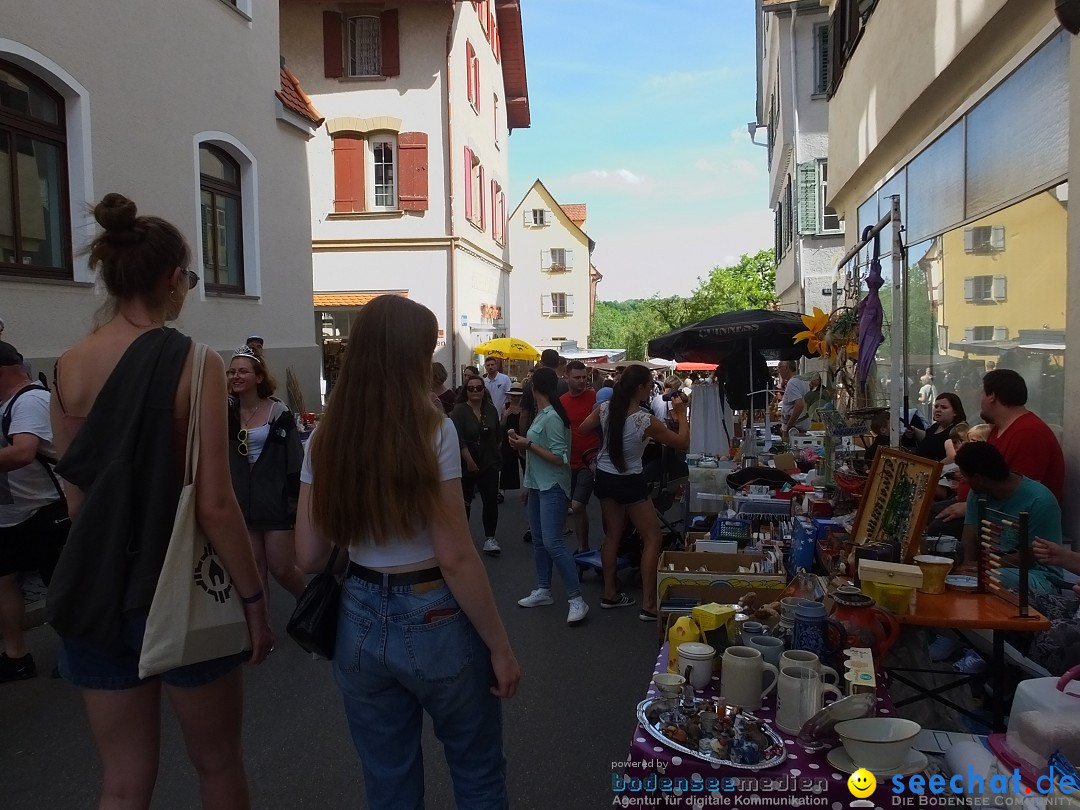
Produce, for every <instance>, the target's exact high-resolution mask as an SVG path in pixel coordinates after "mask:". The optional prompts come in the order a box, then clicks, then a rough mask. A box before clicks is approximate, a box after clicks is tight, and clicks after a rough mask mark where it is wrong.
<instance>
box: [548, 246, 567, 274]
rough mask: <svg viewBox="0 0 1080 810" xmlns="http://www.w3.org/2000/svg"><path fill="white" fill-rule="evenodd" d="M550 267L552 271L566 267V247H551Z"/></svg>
mask: <svg viewBox="0 0 1080 810" xmlns="http://www.w3.org/2000/svg"><path fill="white" fill-rule="evenodd" d="M551 269H552V270H553V271H560V270H565V269H566V248H552V249H551Z"/></svg>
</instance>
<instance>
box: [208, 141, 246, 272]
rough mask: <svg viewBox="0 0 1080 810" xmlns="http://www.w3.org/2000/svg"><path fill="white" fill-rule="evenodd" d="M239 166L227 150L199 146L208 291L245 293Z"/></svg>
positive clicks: (211, 146)
mask: <svg viewBox="0 0 1080 810" xmlns="http://www.w3.org/2000/svg"><path fill="white" fill-rule="evenodd" d="M240 180H241V174H240V164H239V163H238V162H237V161H236V160H235V159H233V157H232V156H231V155H229V154H228V153H227V152H226V151H225V150H224V149H222V148H220V147H218V146H214V145H212V144H205V143H204V144H201V145H200V146H199V191H200V194H201V198H202V199H201V206H200V208H201V211H202V261H203V273H204V275H203V278H204V280H205V284H206V289H207V290H212V291H218V292H230V293H243V292H244V230H243V215H242V212H243V200H242V197H241V187H240Z"/></svg>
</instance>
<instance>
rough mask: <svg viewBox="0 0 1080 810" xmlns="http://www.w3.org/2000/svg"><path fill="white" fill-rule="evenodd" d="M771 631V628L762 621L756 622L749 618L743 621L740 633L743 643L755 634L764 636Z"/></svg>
mask: <svg viewBox="0 0 1080 810" xmlns="http://www.w3.org/2000/svg"><path fill="white" fill-rule="evenodd" d="M768 632H769V628H768V627H766V626H765V625H763V624H762V623H761V622H755V621H753V620H748V621H745V622H743V623H742V631H741V634H740V636H739V637H740V639H741V643H743V644H745V643H746V642H747V641H749V640H750V639H751V638H753V637H754V636H763V635H765V634H766V633H768Z"/></svg>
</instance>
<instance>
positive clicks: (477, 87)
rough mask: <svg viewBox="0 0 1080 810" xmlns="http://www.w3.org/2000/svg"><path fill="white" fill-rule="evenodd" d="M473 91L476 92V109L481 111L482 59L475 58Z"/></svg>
mask: <svg viewBox="0 0 1080 810" xmlns="http://www.w3.org/2000/svg"><path fill="white" fill-rule="evenodd" d="M473 74H474V75H473V92H474V93H475V94H476V111H477V112H480V60H479V59H473Z"/></svg>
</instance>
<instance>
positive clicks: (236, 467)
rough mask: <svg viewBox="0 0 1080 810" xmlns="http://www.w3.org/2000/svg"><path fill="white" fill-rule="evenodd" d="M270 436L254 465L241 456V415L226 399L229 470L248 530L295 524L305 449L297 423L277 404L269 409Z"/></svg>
mask: <svg viewBox="0 0 1080 810" xmlns="http://www.w3.org/2000/svg"><path fill="white" fill-rule="evenodd" d="M270 420H271V421H270V433H269V435H268V436H267V437H266V444H265V445H264V446H263V449H262V453H260V454H259V458H258V459H257V460H256V461H255V463H254V464H251V463H249V462H248V459H247V456H243V455H241V454H240V440H239V434H240V415H239V411H238V405H237V400H236V398H235V397H230V398H229V468H230V470H231V472H232V483H233V491H234V492H235V493H236V500H237V501H238V502H239V503H240V510H241V511H242V512H243V513H244V521H245V522H246V523H247V525H248V526H249V527H250V528H253V529H259V528H269V529H274V528H285V527H287V526H289V527H291V526H292V525H293V524H294V523H296V501H297V498H298V497H299V494H300V466H301V465H302V464H303V461H304V448H303V445H302V444H301V443H300V434H299V433H298V432H297V430H296V420H295V419H293V415H292V413H290V412H289V409H288V408H286V407H285V405H284V404H283V403H281V402H279V401H278V400H274V404H273V406H272V407H271V409H270Z"/></svg>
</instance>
